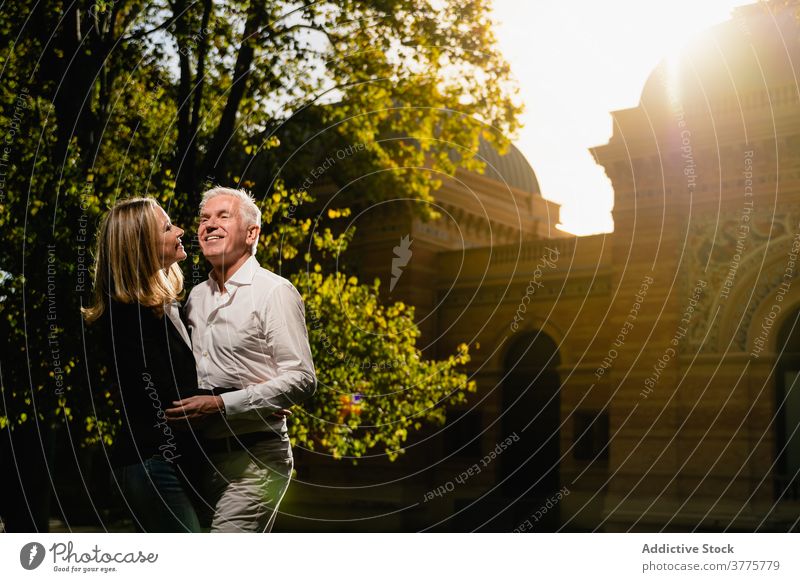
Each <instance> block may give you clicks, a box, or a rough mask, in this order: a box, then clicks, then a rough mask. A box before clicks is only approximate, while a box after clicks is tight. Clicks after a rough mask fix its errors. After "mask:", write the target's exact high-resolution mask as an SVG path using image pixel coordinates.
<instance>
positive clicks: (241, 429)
mask: <svg viewBox="0 0 800 582" xmlns="http://www.w3.org/2000/svg"><path fill="white" fill-rule="evenodd" d="M186 318H187V322H188V326H189V330H190V333H191V339H192V350H193V352H194V357H195V360H196V362H197V379H198V387H199V388H200V389H201V390H203V389H206V390H211V389H213V388H236V389H237V390H236V391H234V392H228V393H225V394H222V395H221V396H222V400H223V401H224V402H225V414H226V416H225V418H223V419H219V420H214V421H212V422H211V423H209V425H207V426H206V427H205V428H204V433H205V434H206V436H208V437H211V438H214V437H220V436H227V435H230V434H231V432H233V433H234V434H241V433H248V432H259V431H265V430H273V431H277V432H280V433H282V434H284V435H285V433H286V420H285V419H284V418H279V417H276V416H273V414H272V413H273V412H275V411H277V410H280V409H282V408H289V407H290V406H292V405H294V404H297V403H299V402H301V401H303V400H305V399H306V398H308V397H309V396H311V395H312V394H313V393H314V390H315V389H316V384H317V377H316V373H315V371H314V363H313V361H312V359H311V348H310V347H309V344H308V331H307V330H306V322H305V308H304V306H303V300H302V298H301V297H300V293H298V292H297V289H295V287H294V285H292V284H291V282H289V281H288V280H287V279H285V278H283V277H281V276H280V275H276V274H275V273H272V272H271V271H268V270H267V269H264V268H262V267H261V266H260V265H259V264H258V261H257V260H256V258H255V257H253V256H251V257H250V258H249V259H247V261H246V262H245V263H244V264H243V265H242V266H241V267H239V269H237V271H236V272H235V273H234V274H233V275H232V276H231V277H230V278H229V279H228V280H227V281H226V282H225V292H224V293H223V292H221V291H220V289H219V285H218V284H217V282H216V281H215V280H214V279H213V277H209V278H208V279H207V280H206V281H204V282H203V283H201V284H199V285H197V286H196V287H195V288H194V289H192V292H191V293H190V294H189V299H188V300H187V302H186Z"/></svg>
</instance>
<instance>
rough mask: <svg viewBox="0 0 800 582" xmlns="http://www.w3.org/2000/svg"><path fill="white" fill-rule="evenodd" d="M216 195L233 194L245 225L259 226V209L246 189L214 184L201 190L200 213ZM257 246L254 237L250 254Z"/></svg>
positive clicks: (254, 251)
mask: <svg viewBox="0 0 800 582" xmlns="http://www.w3.org/2000/svg"><path fill="white" fill-rule="evenodd" d="M217 196H233V197H234V198H237V199H238V200H239V212H241V215H242V220H244V223H245V225H247V226H249V225H251V224H255V225H256V226H258V227H259V228H261V210H259V208H258V206H256V201H255V199H254V198H253V195H252V194H250V193H249V192H248V191H247V190H239V189H235V188H224V187H222V186H216V187H214V188H211V189H210V190H206V191H205V192H203V198H202V199H201V200H200V213H201V214H202V213H203V209H204V208H205V206H206V203H207V202H208V201H209V200H211V199H212V198H216V197H217ZM257 247H258V239H256V242H254V243H253V248H252V249H251V250H250V254H251V255H255V254H256V248H257Z"/></svg>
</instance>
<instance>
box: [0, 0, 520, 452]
mask: <svg viewBox="0 0 800 582" xmlns="http://www.w3.org/2000/svg"><path fill="white" fill-rule="evenodd" d="M0 31H1V32H2V35H0V38H3V39H5V40H3V41H2V42H3V47H2V50H3V56H2V64H3V66H2V69H0V75H2V83H0V124H2V127H3V128H4V132H5V137H4V140H5V143H4V144H3V145H5V146H8V147H6V149H5V150H4V152H5V153H2V152H0V153H2V156H3V160H2V161H3V163H4V170H5V171H4V174H3V176H2V178H3V183H2V184H3V188H4V189H3V191H2V197H0V226H2V232H3V235H4V237H5V238H6V243H7V244H6V245H3V246H2V247H0V260H1V261H2V263H1V264H0V270H1V271H2V273H0V297H2V298H3V301H2V304H1V305H0V325H2V328H1V329H0V333H2V336H3V337H4V338H5V339H4V341H5V342H7V343H6V345H5V346H4V349H3V352H2V356H0V376H1V377H0V381H1V383H2V394H3V399H2V410H0V426H2V427H4V428H5V427H8V428H10V427H14V426H22V425H24V424H25V421H26V420H28V421H30V420H32V419H37V420H38V421H39V423H44V424H47V423H50V422H51V421H57V422H66V423H67V425H69V426H73V428H72V429H71V430H72V431H74V430H75V428H76V427H77V428H79V429H80V431H78V432H80V434H82V435H86V434H89V435H90V437H91V438H92V439H94V440H98V439H101V438H106V439H108V438H109V437H110V436H111V433H112V432H113V430H112V428H113V425H114V422H113V418H114V416H113V410H114V407H115V406H116V403H114V402H111V401H109V396H108V393H106V392H105V391H104V390H103V388H102V387H103V386H104V384H103V381H102V370H101V371H100V374H99V376H97V377H96V376H95V372H96V370H95V367H94V366H92V365H90V364H91V357H90V356H91V345H92V337H91V330H90V329H88V330H87V329H84V327H83V325H82V322H81V320H80V317H79V307H80V305H81V304H82V303H85V302H86V300H87V297H88V290H89V280H88V276H87V275H88V273H87V270H86V269H87V267H88V266H89V263H90V260H91V258H90V256H89V255H88V250H89V248H90V246H91V244H92V241H93V238H94V229H95V227H96V223H97V219H98V217H99V215H100V214H101V213H102V212H103V211H104V210H105V209H106V208H107V207H108V206H109V205H110V204H111V203H113V201H114V200H115V199H116V198H118V197H120V196H125V195H130V194H134V193H135V194H150V195H153V196H155V197H157V198H158V199H159V200H160V201H161V202H162V204H163V205H164V206H165V207H166V208H167V210H168V212H169V213H170V214H171V215H172V217H173V220H174V221H175V222H176V223H178V224H183V225H185V226H190V227H191V225H192V224H193V221H194V217H195V214H196V205H197V201H198V194H199V192H200V191H201V190H202V189H203V187H204V186H205V185H206V184H208V183H222V184H235V185H241V186H244V187H247V188H249V189H251V190H252V191H253V192H254V193H255V194H256V196H257V198H259V200H260V201H261V202H262V205H263V207H264V215H265V228H264V231H265V235H264V240H263V241H262V249H263V250H262V252H261V255H260V259H261V260H262V262H263V263H264V264H265V265H266V266H268V267H270V268H273V269H275V270H278V271H279V272H281V273H282V274H284V275H286V276H288V277H290V278H291V279H292V280H293V281H294V282H295V284H296V285H297V287H298V289H300V290H301V293H302V294H303V295H304V298H305V300H306V304H307V308H308V318H309V326H310V328H311V340H312V344H313V345H312V349H313V351H314V356H315V360H316V362H317V367H318V370H319V371H320V379H321V382H320V387H321V389H320V390H319V394H318V397H317V398H316V399H315V400H314V401H313V402H312V403H310V404H309V405H308V406H307V408H306V410H305V413H304V415H303V418H302V420H300V419H297V420H296V421H295V422H294V423H292V424H293V430H294V433H293V436H294V438H295V439H296V440H298V441H300V442H302V443H305V444H307V445H309V446H312V447H315V448H316V449H322V450H327V451H330V452H331V453H332V454H333V455H335V456H337V457H343V456H359V455H361V454H363V453H364V452H365V451H366V450H368V449H369V448H371V447H381V448H383V449H384V450H385V451H386V452H387V453H388V454H389V455H390V456H392V457H394V456H396V455H397V454H398V453H399V452H400V451H401V450H402V443H403V442H404V440H405V439H406V436H407V434H408V433H407V431H408V430H409V429H413V428H417V427H419V426H421V423H423V422H425V421H441V420H443V418H444V414H445V409H446V405H447V404H448V403H452V402H456V401H459V400H462V399H463V398H464V393H465V392H466V391H468V390H470V389H473V388H474V385H473V384H472V383H471V382H469V381H468V379H467V378H466V376H465V375H464V374H463V372H460V371H459V369H460V368H461V366H462V365H463V364H464V363H466V361H467V359H468V353H467V348H466V346H464V347H463V348H461V349H459V351H458V353H457V354H455V355H453V356H452V357H450V358H447V359H445V360H443V361H427V360H422V359H420V358H419V356H418V354H417V353H416V351H415V349H414V341H415V338H416V336H417V333H418V332H417V330H416V327H415V326H414V325H413V308H412V307H410V306H405V305H402V304H393V305H382V304H381V303H380V302H379V301H378V299H377V287H376V286H375V285H368V284H365V283H362V282H359V281H357V280H355V279H354V278H353V277H352V276H351V275H348V274H347V272H344V271H341V270H337V269H336V268H335V267H334V266H333V265H334V259H333V258H332V257H334V255H335V253H339V252H340V251H342V250H343V249H344V248H346V243H347V237H346V236H344V235H341V234H337V233H338V232H339V231H338V230H337V226H336V225H337V220H338V217H341V216H343V215H346V214H347V212H348V210H347V208H348V207H351V208H357V207H359V206H361V205H364V204H368V203H370V202H372V201H375V200H380V199H381V198H382V197H387V196H397V195H398V194H401V195H402V196H403V197H406V198H410V199H417V200H419V201H426V200H429V199H430V195H431V192H432V191H433V190H434V189H435V188H436V187H437V186H438V183H439V182H438V179H437V176H442V175H448V174H452V173H453V172H454V171H455V170H456V168H457V167H459V166H463V167H472V168H476V167H478V166H479V163H478V162H477V161H476V160H475V159H474V158H473V154H472V152H473V151H475V150H476V149H477V143H478V139H479V138H480V137H481V136H483V137H484V138H485V139H487V140H488V141H489V142H491V143H494V144H496V145H498V146H499V147H500V148H502V144H503V141H504V140H503V139H502V136H503V135H507V134H509V133H511V132H513V131H514V130H515V129H516V116H517V114H518V112H519V108H518V106H517V105H516V104H515V102H514V99H513V89H512V86H511V84H510V80H509V69H508V66H507V64H506V63H505V62H504V61H503V59H502V57H501V56H500V54H499V52H498V51H497V48H496V46H495V41H494V38H493V35H492V30H491V22H490V20H489V17H488V2H487V1H486V0H454V1H450V2H438V1H434V0H373V1H360V0H341V1H336V2H333V1H330V2H327V1H322V2H307V1H305V0H302V1H300V2H283V1H265V0H252V1H235V0H229V1H228V0H226V1H220V2H212V1H211V0H195V1H189V0H168V1H155V2H144V1H135V0H76V1H70V2H65V1H57V0H51V1H45V2H31V1H27V2H25V1H23V2H19V3H12V4H8V3H7V5H6V6H4V9H3V12H2V14H1V15H0ZM15 127H16V128H17V129H16V130H15V131H13V135H12V129H13V128H15ZM342 147H355V148H356V150H357V155H353V156H352V157H351V158H349V159H348V163H346V164H337V165H336V166H334V167H333V168H331V169H330V171H328V172H326V174H325V180H324V181H325V184H327V186H328V187H329V188H330V187H332V189H333V190H336V189H338V188H341V187H343V186H345V185H348V184H356V185H355V186H353V187H350V188H348V189H347V190H346V193H345V194H346V195H345V196H343V197H341V198H339V199H337V204H335V205H334V206H333V207H332V208H333V210H331V211H330V212H327V211H326V213H325V214H324V215H320V216H317V214H316V213H317V212H318V211H319V208H320V206H319V205H318V204H316V205H315V204H314V203H312V198H311V196H310V195H309V193H308V192H306V191H305V190H309V189H311V190H314V189H316V190H317V191H316V196H317V197H320V196H324V191H325V190H324V188H318V187H319V186H320V184H317V183H315V184H314V185H313V188H312V187H311V186H309V185H306V184H304V182H305V177H307V175H308V169H309V168H313V167H314V166H315V165H316V164H317V163H319V161H320V160H322V159H324V158H325V157H326V156H327V155H329V154H330V152H331V151H333V149H336V148H342ZM320 202H324V200H320ZM426 208H427V206H425V205H424V204H420V205H419V211H420V212H421V213H423V214H425V213H427V214H428V216H429V217H430V218H435V215H434V214H432V213H430V212H428V211H427V210H425V209H426ZM190 230H191V229H190ZM199 260H200V259H199V258H198V257H195V262H194V264H190V265H187V269H188V270H189V271H190V272H188V273H187V275H188V277H187V280H188V281H189V282H190V283H196V282H197V277H196V275H197V274H198V273H200V272H204V271H205V269H204V268H201V267H200V265H199V263H198V261H199ZM367 362H369V363H370V364H369V366H370V368H369V373H367V372H368V368H365V367H364V366H365V364H366V363H367ZM372 363H375V364H377V365H378V366H380V365H381V364H382V365H383V369H374V368H372V367H371V366H372ZM390 365H391V368H390V367H389V366H390ZM86 430H88V433H87V432H86ZM73 434H77V433H74V432H73ZM81 438H82V437H81Z"/></svg>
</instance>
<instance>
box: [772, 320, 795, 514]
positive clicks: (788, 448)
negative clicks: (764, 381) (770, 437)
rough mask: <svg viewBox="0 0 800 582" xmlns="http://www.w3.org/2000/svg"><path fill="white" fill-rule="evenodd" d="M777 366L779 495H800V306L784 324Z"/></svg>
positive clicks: (777, 353)
mask: <svg viewBox="0 0 800 582" xmlns="http://www.w3.org/2000/svg"><path fill="white" fill-rule="evenodd" d="M777 340H778V343H777V346H776V357H777V363H776V366H775V388H776V393H775V407H776V413H775V445H776V447H775V451H776V453H777V459H776V461H777V462H776V465H775V479H774V484H775V487H774V489H775V498H776V499H784V500H793V501H796V500H798V499H800V308H795V310H794V311H793V312H792V313H791V314H790V315H789V317H787V318H786V319H785V320H784V322H783V323H782V324H781V327H780V329H779V331H778V338H777Z"/></svg>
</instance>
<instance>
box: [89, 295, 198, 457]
mask: <svg viewBox="0 0 800 582" xmlns="http://www.w3.org/2000/svg"><path fill="white" fill-rule="evenodd" d="M97 325H98V326H99V327H100V330H99V332H100V336H101V338H102V341H103V342H104V345H103V346H102V347H103V348H104V349H103V350H102V352H103V355H104V359H105V362H106V365H107V366H108V370H109V381H110V382H111V383H112V384H114V385H116V386H117V388H118V395H117V398H118V402H119V407H120V413H121V416H122V428H121V430H120V432H119V433H118V434H117V436H116V438H115V442H114V446H113V448H112V452H111V464H112V465H113V466H116V467H120V466H124V465H130V464H134V463H139V462H142V461H143V460H145V459H148V458H150V457H154V456H158V457H159V458H161V459H164V460H166V461H170V462H172V461H176V462H184V461H188V460H190V459H192V458H194V456H195V455H196V454H197V450H198V445H197V442H196V441H197V440H199V434H198V433H197V431H196V430H195V431H192V430H191V428H190V427H189V426H188V424H187V423H185V422H184V423H167V422H166V417H165V416H164V411H166V409H168V408H172V406H173V404H172V402H173V401H174V400H180V399H181V398H187V397H189V396H194V395H196V394H197V393H198V392H197V371H196V369H195V361H194V355H193V354H192V350H191V348H190V347H189V346H188V345H187V344H186V343H185V342H184V341H183V339H182V338H181V336H180V333H179V332H178V330H177V329H176V328H175V326H174V325H173V323H172V321H171V320H170V318H169V317H168V316H167V315H166V314H165V315H163V316H161V317H159V316H157V315H156V314H155V313H154V312H153V310H152V309H151V308H148V307H144V306H142V305H140V304H138V303H130V304H125V303H119V302H117V301H111V303H110V305H109V306H108V308H107V309H106V311H105V312H104V313H103V315H102V316H101V317H100V318H99V319H98V321H97Z"/></svg>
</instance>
